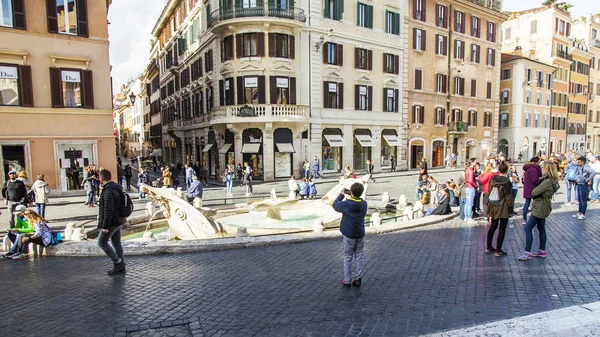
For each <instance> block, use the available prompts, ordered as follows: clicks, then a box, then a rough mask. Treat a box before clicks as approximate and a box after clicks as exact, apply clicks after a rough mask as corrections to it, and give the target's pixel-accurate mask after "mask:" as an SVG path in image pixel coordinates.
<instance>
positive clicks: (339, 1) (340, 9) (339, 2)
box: [333, 0, 344, 21]
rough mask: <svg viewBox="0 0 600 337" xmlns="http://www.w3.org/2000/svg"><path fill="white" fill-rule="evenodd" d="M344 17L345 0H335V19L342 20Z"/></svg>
mask: <svg viewBox="0 0 600 337" xmlns="http://www.w3.org/2000/svg"><path fill="white" fill-rule="evenodd" d="M343 18H344V0H335V17H334V18H333V19H334V20H339V21H341V20H342V19H343Z"/></svg>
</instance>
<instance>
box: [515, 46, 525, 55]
mask: <svg viewBox="0 0 600 337" xmlns="http://www.w3.org/2000/svg"><path fill="white" fill-rule="evenodd" d="M513 55H517V56H523V49H521V46H516V47H515V51H514V52H513Z"/></svg>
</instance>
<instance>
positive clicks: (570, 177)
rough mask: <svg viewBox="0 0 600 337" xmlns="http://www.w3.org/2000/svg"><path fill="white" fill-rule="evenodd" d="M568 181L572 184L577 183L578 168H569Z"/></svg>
mask: <svg viewBox="0 0 600 337" xmlns="http://www.w3.org/2000/svg"><path fill="white" fill-rule="evenodd" d="M567 180H568V181H569V182H570V183H574V182H575V181H577V166H569V168H568V169H567Z"/></svg>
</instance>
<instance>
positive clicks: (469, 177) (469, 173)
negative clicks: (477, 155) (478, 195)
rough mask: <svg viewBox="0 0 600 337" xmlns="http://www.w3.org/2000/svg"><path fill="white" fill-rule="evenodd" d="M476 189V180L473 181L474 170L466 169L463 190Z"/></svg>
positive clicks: (471, 168) (472, 168)
mask: <svg viewBox="0 0 600 337" xmlns="http://www.w3.org/2000/svg"><path fill="white" fill-rule="evenodd" d="M478 187H479V186H478V185H477V180H475V168H474V167H467V169H466V170H465V188H474V189H477V188H478Z"/></svg>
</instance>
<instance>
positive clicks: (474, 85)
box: [471, 79, 477, 97]
mask: <svg viewBox="0 0 600 337" xmlns="http://www.w3.org/2000/svg"><path fill="white" fill-rule="evenodd" d="M471 97H477V80H476V79H471Z"/></svg>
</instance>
